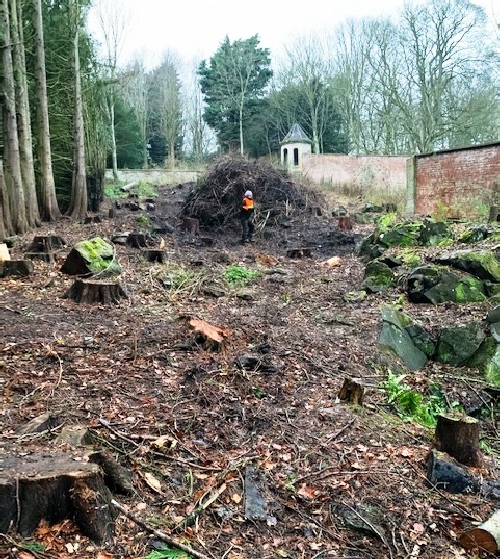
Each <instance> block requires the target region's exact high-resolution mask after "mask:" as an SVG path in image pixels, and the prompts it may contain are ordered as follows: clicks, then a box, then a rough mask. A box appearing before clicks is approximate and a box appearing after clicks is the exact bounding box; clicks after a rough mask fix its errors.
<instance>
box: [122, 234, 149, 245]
mask: <svg viewBox="0 0 500 559" xmlns="http://www.w3.org/2000/svg"><path fill="white" fill-rule="evenodd" d="M127 246H129V247H132V248H146V247H147V246H148V245H147V243H146V236H145V235H144V234H143V233H130V234H129V235H128V236H127Z"/></svg>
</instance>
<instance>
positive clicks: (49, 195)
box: [33, 0, 61, 221]
mask: <svg viewBox="0 0 500 559" xmlns="http://www.w3.org/2000/svg"><path fill="white" fill-rule="evenodd" d="M33 14H34V17H33V19H34V21H33V25H34V29H35V55H36V68H35V82H36V97H37V103H38V107H37V118H38V159H39V166H40V178H39V184H38V193H39V196H38V202H39V205H40V214H41V218H42V219H43V220H44V221H56V220H58V219H60V217H61V211H60V210H59V205H58V203H57V197H56V186H55V182H54V173H53V171H52V153H51V147H50V127H49V109H48V101H47V77H46V73H45V43H44V36H43V21H42V2H41V0H33Z"/></svg>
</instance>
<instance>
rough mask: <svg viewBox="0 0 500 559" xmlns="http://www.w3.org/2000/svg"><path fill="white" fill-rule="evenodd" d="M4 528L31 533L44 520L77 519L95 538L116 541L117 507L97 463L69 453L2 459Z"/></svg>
mask: <svg viewBox="0 0 500 559" xmlns="http://www.w3.org/2000/svg"><path fill="white" fill-rule="evenodd" d="M0 467H1V469H0V472H1V473H0V533H4V534H5V533H7V531H9V529H13V530H15V531H17V532H18V533H19V534H21V535H23V536H27V535H29V534H31V533H32V532H33V530H35V528H36V527H37V526H38V524H39V523H40V521H41V520H42V519H45V520H46V521H47V522H48V523H49V524H57V523H58V522H61V521H62V520H65V519H67V518H69V519H73V520H74V521H75V523H76V524H77V525H78V526H79V528H80V530H81V531H82V533H83V534H84V535H86V536H88V537H89V538H90V539H91V540H92V541H94V542H96V543H99V544H101V543H104V542H109V543H112V541H113V533H114V520H115V518H116V511H115V509H114V508H113V506H112V505H111V498H112V495H111V493H110V492H109V490H108V489H107V487H106V486H105V484H104V478H103V475H102V471H101V468H100V467H99V466H98V465H97V464H89V463H85V462H81V461H76V460H74V458H73V457H72V456H67V455H50V456H48V455H29V456H25V457H23V458H17V457H9V458H5V459H3V458H2V459H0Z"/></svg>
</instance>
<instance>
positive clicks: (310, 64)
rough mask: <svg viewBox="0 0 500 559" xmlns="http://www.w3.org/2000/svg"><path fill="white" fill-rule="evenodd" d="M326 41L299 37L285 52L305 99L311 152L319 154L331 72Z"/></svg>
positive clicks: (311, 37)
mask: <svg viewBox="0 0 500 559" xmlns="http://www.w3.org/2000/svg"><path fill="white" fill-rule="evenodd" d="M325 47H326V43H325V41H324V39H323V38H322V37H320V36H318V35H315V36H312V35H311V36H308V37H299V38H298V39H296V40H295V41H294V42H293V43H292V44H291V45H290V46H289V47H287V48H286V53H287V55H288V58H289V75H290V76H291V79H292V81H294V82H295V83H296V84H298V85H300V87H301V89H302V91H303V94H304V96H305V98H306V100H307V109H308V120H309V123H310V126H311V130H312V142H313V151H314V153H320V130H321V127H322V121H323V119H322V113H323V112H324V111H325V108H326V105H327V104H328V100H329V96H328V88H329V86H330V82H331V77H332V71H331V62H330V57H329V56H328V55H327V51H326V48H325Z"/></svg>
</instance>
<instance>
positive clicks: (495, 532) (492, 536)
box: [459, 510, 500, 554]
mask: <svg viewBox="0 0 500 559" xmlns="http://www.w3.org/2000/svg"><path fill="white" fill-rule="evenodd" d="M459 541H460V545H462V546H463V547H464V548H465V549H467V550H469V551H475V550H481V551H489V552H491V553H493V554H495V553H498V552H499V551H500V510H497V511H495V512H494V513H493V515H492V516H491V517H490V518H489V519H488V520H486V522H483V523H482V524H480V525H479V526H477V527H476V528H471V529H470V530H467V532H464V533H463V534H462V535H461V536H460V540H459Z"/></svg>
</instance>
